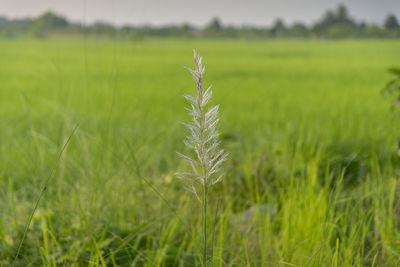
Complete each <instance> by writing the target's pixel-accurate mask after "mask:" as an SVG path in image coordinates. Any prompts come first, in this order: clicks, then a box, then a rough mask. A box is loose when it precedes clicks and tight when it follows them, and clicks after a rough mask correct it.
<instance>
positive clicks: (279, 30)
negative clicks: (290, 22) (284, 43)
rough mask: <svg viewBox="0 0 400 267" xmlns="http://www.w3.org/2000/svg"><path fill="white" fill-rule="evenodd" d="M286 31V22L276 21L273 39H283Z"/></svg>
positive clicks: (273, 28)
mask: <svg viewBox="0 0 400 267" xmlns="http://www.w3.org/2000/svg"><path fill="white" fill-rule="evenodd" d="M285 31H286V26H285V22H284V21H283V20H282V19H280V18H278V19H277V20H275V22H274V24H273V25H272V27H271V35H272V36H273V37H282V36H283V35H284V34H285Z"/></svg>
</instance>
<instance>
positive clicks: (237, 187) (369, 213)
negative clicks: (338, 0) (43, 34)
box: [0, 38, 400, 267]
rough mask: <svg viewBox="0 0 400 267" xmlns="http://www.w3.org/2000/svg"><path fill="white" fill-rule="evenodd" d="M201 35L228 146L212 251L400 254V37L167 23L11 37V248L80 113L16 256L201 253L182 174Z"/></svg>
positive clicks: (3, 103)
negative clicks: (214, 30) (391, 76)
mask: <svg viewBox="0 0 400 267" xmlns="http://www.w3.org/2000/svg"><path fill="white" fill-rule="evenodd" d="M85 47H86V49H85ZM193 47H196V48H197V49H199V51H202V55H203V56H204V57H205V58H207V73H208V75H207V76H206V80H205V81H204V82H205V84H208V83H209V81H212V84H213V86H215V88H216V89H218V90H214V92H213V101H214V102H215V103H218V104H220V105H221V107H223V109H222V111H221V113H220V115H219V116H220V118H221V121H220V129H223V133H222V134H221V147H223V148H224V149H225V150H226V151H229V153H230V156H229V158H228V159H227V161H226V164H225V167H224V169H226V176H225V179H226V180H225V181H224V182H221V183H217V184H216V185H215V187H214V188H213V194H211V199H210V201H212V203H216V204H215V205H210V210H209V213H210V214H211V215H213V216H214V215H215V214H216V216H215V220H210V224H211V225H212V226H213V227H214V242H213V244H214V248H213V251H214V255H213V256H214V257H213V258H214V266H217V267H220V266H221V267H222V266H260V267H262V266H266V267H269V266H271V267H275V266H280V265H281V266H293V265H297V266H304V265H305V264H306V263H307V262H308V261H309V260H310V259H311V261H310V262H309V263H308V265H307V266H308V267H310V266H315V267H316V266H382V267H386V266H388V267H392V266H398V265H399V263H400V257H399V253H398V251H400V245H399V242H398V240H400V231H399V222H400V202H399V201H398V200H399V197H400V187H399V180H398V172H399V166H400V160H399V157H397V155H396V146H395V143H396V140H397V137H398V133H399V132H400V130H399V125H400V124H399V123H398V122H397V121H396V120H394V119H395V118H396V116H397V114H396V116H394V115H393V113H392V112H390V110H388V108H387V101H385V99H383V98H380V97H377V94H378V90H377V88H380V86H382V81H385V80H386V79H387V78H388V76H387V74H386V73H385V69H386V68H387V66H396V65H398V62H399V61H400V52H399V44H398V41H394V40H369V41H360V40H356V41H354V40H352V41H348V40H346V41H336V42H325V41H320V40H307V41H305V40H291V41H286V40H285V41H281V40H277V41H276V42H269V41H252V42H247V41H244V40H235V41H227V40H188V39H185V40H182V39H161V38H158V39H152V40H147V39H145V40H137V41H135V42H130V41H123V40H122V41H115V42H110V41H109V40H104V39H103V40H99V39H94V40H93V39H90V38H88V39H86V40H84V39H79V38H74V39H67V38H63V39H56V38H52V39H42V40H37V39H33V40H32V39H25V40H18V39H17V40H9V41H3V42H0V58H1V59H2V63H3V67H2V71H1V72H0V79H1V81H2V82H1V90H0V118H1V120H0V265H3V266H10V264H11V262H12V259H13V257H14V256H15V252H16V248H17V245H18V242H19V241H20V240H21V236H22V233H23V230H24V226H25V224H26V221H27V219H28V216H29V214H30V212H31V211H32V208H33V203H34V202H35V200H36V199H37V196H38V194H39V192H40V190H41V188H42V185H43V183H44V180H45V177H47V175H48V174H49V172H50V170H51V169H52V168H53V167H54V162H55V159H56V157H57V155H58V153H59V151H60V149H61V146H62V145H63V144H64V143H65V140H66V138H68V136H69V135H70V133H71V130H72V129H73V127H74V126H75V125H76V124H79V127H78V129H77V131H76V134H74V136H73V137H72V139H71V142H70V144H69V145H68V147H67V149H66V150H65V153H64V154H63V157H62V159H61V160H60V162H59V164H58V165H57V166H56V172H55V174H54V179H52V181H51V183H49V185H48V189H47V191H46V194H45V195H44V197H43V199H42V201H41V203H40V205H39V208H38V210H37V212H36V213H35V216H34V218H33V221H32V225H31V227H30V229H29V231H28V233H27V237H26V240H25V242H24V246H23V247H22V249H21V253H20V256H19V257H18V259H17V262H16V265H15V266H124V265H125V266H127V265H128V266H129V264H130V265H131V266H138V267H139V266H189V267H190V266H198V265H199V263H201V255H199V253H198V251H201V250H202V248H201V239H200V237H199V235H198V233H199V232H200V231H201V214H200V212H198V209H197V207H198V202H197V201H196V200H195V198H193V197H192V196H191V195H190V194H184V193H183V192H182V183H181V181H179V180H177V179H174V176H173V174H174V172H176V170H182V169H184V168H186V167H188V166H187V164H186V162H184V161H182V160H181V159H180V158H179V157H177V156H176V153H175V151H185V146H184V144H182V140H183V139H184V137H185V133H184V132H183V131H182V125H181V124H180V123H179V122H180V121H186V120H187V116H186V114H184V112H182V107H183V106H184V105H185V103H186V101H185V99H183V98H182V95H184V94H186V93H187V92H188V91H189V90H191V88H193V84H192V81H191V80H190V79H188V76H187V75H185V72H184V71H183V69H182V66H190V64H192V58H191V57H190V56H188V55H190V54H191V52H192V49H193ZM144 178H145V179H144ZM154 188H155V189H156V190H158V192H159V193H160V195H161V196H163V197H164V199H162V198H161V197H160V195H158V194H157V193H156V192H155V191H154ZM211 225H210V226H211ZM210 228H211V227H210ZM211 235H212V232H211ZM210 239H211V236H210ZM313 255H314V257H312V256H313Z"/></svg>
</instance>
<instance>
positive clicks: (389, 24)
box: [383, 14, 400, 30]
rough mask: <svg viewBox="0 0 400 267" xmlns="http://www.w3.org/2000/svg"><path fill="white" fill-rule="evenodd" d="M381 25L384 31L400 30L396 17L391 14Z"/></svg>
mask: <svg viewBox="0 0 400 267" xmlns="http://www.w3.org/2000/svg"><path fill="white" fill-rule="evenodd" d="M383 25H384V26H385V29H386V30H397V29H398V28H400V25H399V22H398V20H397V18H396V16H395V15H393V14H390V15H388V16H387V18H386V19H385V22H384V24H383Z"/></svg>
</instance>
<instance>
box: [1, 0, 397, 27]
mask: <svg viewBox="0 0 400 267" xmlns="http://www.w3.org/2000/svg"><path fill="white" fill-rule="evenodd" d="M339 3H343V4H345V5H346V6H347V7H348V9H349V13H350V15H351V16H352V17H354V18H356V19H358V20H362V21H366V22H373V23H378V24H382V23H383V20H384V18H385V17H386V15H387V14H388V13H393V14H395V15H396V16H397V17H398V19H399V20H400V0H347V1H346V0H342V1H340V0H195V1H194V0H0V7H1V8H0V16H6V17H9V18H22V17H35V16H37V15H39V14H41V13H43V12H45V11H48V10H52V11H54V12H57V13H59V14H61V15H64V16H66V17H67V18H68V19H69V20H71V21H74V22H85V23H93V22H96V21H102V22H108V23H112V24H115V25H124V24H134V25H137V24H151V25H163V24H178V23H182V22H188V23H191V24H194V25H197V26H203V25H205V24H206V23H207V22H209V21H210V20H211V18H213V17H219V18H220V19H221V21H222V23H224V24H226V25H259V26H261V25H270V24H272V23H273V21H274V20H275V19H276V18H278V17H279V18H283V19H284V20H285V22H287V23H288V24H291V23H294V22H303V23H306V24H311V23H313V22H314V21H316V20H317V19H319V18H320V17H321V16H322V14H323V13H324V12H325V11H326V10H327V9H332V8H335V7H336V6H337V5H338V4H339Z"/></svg>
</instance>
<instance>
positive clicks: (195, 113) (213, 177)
mask: <svg viewBox="0 0 400 267" xmlns="http://www.w3.org/2000/svg"><path fill="white" fill-rule="evenodd" d="M194 64H195V69H194V70H192V69H189V68H187V69H188V70H189V71H190V73H191V74H192V77H193V79H194V81H195V82H196V85H197V95H196V97H193V96H190V95H185V96H184V97H185V98H186V100H188V101H189V104H190V107H189V108H185V109H186V110H187V111H188V112H189V114H190V116H191V117H192V121H191V122H190V123H183V124H184V125H185V126H186V127H187V128H188V129H189V131H190V134H189V135H188V136H187V138H186V140H185V142H184V143H185V145H186V146H187V147H188V148H190V149H191V150H192V151H193V152H194V153H193V154H194V155H195V157H189V156H186V155H183V154H181V153H179V152H177V154H178V155H179V156H181V157H182V158H183V159H185V160H187V161H188V162H189V163H190V165H191V168H192V172H190V173H176V175H177V177H178V178H180V179H183V180H186V181H188V182H189V187H185V189H186V190H188V191H189V192H191V193H193V194H194V195H195V196H196V198H197V199H198V200H199V201H200V202H201V198H200V196H199V194H198V193H197V190H196V188H197V187H201V188H202V189H203V196H204V197H206V196H207V193H208V191H209V188H210V187H212V186H213V185H214V184H216V183H218V182H219V181H221V179H222V177H223V174H220V172H221V169H220V167H221V164H222V163H223V162H224V161H225V160H226V158H227V155H228V154H227V153H225V152H224V150H222V149H220V148H219V147H220V141H219V133H218V131H217V124H218V121H219V119H218V108H219V106H218V105H217V106H214V107H211V108H209V109H208V110H207V108H206V106H207V104H208V103H209V102H210V99H211V96H212V91H211V86H210V87H209V88H208V89H207V90H205V91H204V89H203V76H204V72H205V69H204V67H203V66H202V58H201V57H200V56H199V55H198V54H197V53H196V51H194ZM203 200H204V199H203Z"/></svg>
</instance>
